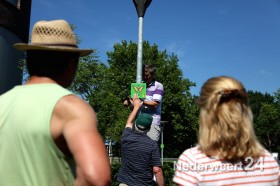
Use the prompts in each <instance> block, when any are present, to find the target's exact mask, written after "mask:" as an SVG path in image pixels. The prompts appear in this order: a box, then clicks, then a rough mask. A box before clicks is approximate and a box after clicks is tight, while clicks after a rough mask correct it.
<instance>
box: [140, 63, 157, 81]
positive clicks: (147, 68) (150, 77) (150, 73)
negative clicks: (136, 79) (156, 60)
mask: <svg viewBox="0 0 280 186" xmlns="http://www.w3.org/2000/svg"><path fill="white" fill-rule="evenodd" d="M155 76H156V67H154V66H153V65H151V64H147V65H144V67H143V81H144V82H145V83H147V84H150V83H152V82H153V81H155Z"/></svg>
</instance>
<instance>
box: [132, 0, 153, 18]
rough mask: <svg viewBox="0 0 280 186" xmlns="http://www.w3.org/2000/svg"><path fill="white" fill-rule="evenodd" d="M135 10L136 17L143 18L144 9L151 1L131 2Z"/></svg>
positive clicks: (136, 0)
mask: <svg viewBox="0 0 280 186" xmlns="http://www.w3.org/2000/svg"><path fill="white" fill-rule="evenodd" d="M132 1H133V3H134V6H135V8H136V10H137V14H138V17H144V15H145V12H146V9H147V8H148V7H149V5H150V4H151V2H152V0H132Z"/></svg>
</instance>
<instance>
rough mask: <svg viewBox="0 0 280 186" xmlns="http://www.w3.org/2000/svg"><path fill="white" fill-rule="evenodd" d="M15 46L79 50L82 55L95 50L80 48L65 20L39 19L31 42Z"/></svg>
mask: <svg viewBox="0 0 280 186" xmlns="http://www.w3.org/2000/svg"><path fill="white" fill-rule="evenodd" d="M14 47H15V48H16V49H18V50H23V51H27V50H50V51H65V52H78V53H79V54H80V56H86V55H88V54H90V53H91V52H92V51H93V50H91V49H79V48H78V46H77V39H76V36H75V34H74V32H73V31H72V29H71V26H70V25H69V23H67V22H66V21H65V20H53V21H38V22H37V23H36V24H35V25H34V27H33V30H32V34H31V42H30V44H26V43H16V44H14Z"/></svg>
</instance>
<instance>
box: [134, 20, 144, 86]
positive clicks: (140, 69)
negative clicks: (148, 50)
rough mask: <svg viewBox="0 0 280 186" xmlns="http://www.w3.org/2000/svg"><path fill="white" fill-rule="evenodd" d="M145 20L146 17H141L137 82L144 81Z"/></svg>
mask: <svg viewBox="0 0 280 186" xmlns="http://www.w3.org/2000/svg"><path fill="white" fill-rule="evenodd" d="M143 22H144V18H143V17H139V30H138V51H137V74H136V83H142V59H143Z"/></svg>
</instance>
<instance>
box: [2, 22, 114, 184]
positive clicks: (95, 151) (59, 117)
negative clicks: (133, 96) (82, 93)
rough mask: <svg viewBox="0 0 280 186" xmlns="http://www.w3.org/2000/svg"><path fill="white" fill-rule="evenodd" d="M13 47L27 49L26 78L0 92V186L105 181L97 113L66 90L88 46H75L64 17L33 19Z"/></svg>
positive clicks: (105, 162) (106, 164)
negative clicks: (26, 35)
mask: <svg viewBox="0 0 280 186" xmlns="http://www.w3.org/2000/svg"><path fill="white" fill-rule="evenodd" d="M14 47H15V48H17V49H18V50H22V51H26V54H27V70H28V72H29V75H30V78H29V80H28V81H27V83H26V84H24V85H20V86H15V87H14V88H13V89H11V90H10V91H8V92H6V93H4V94H3V95H1V96H0V105H1V107H0V116H1V117H0V162H1V163H0V185H5V186H10V185H11V186H19V185H29V186H38V185H40V186H57V185H73V184H74V185H108V184H109V183H110V181H111V175H110V165H109V161H108V158H107V155H106V149H105V146H104V143H103V140H102V138H101V136H100V135H99V132H98V129H97V117H96V114H95V112H94V110H93V109H92V108H91V106H90V105H88V104H87V103H86V102H85V101H84V100H82V99H81V98H79V97H78V96H76V95H73V94H72V93H71V92H69V91H68V90H66V89H65V87H68V86H70V85H71V83H72V81H73V79H74V77H75V73H76V70H77V66H78V61H79V57H81V56H86V55H89V54H90V53H91V52H92V50H88V49H79V48H78V47H77V41H76V37H75V35H74V33H73V31H72V29H71V27H70V25H69V24H68V23H67V22H66V21H64V20H54V21H39V22H37V23H36V24H35V25H34V27H33V30H32V35H31V43H30V44H24V43H17V44H15V45H14ZM69 156H73V157H74V160H75V163H76V174H77V177H76V179H74V177H73V175H72V173H71V170H70V167H69V165H68V164H67V162H66V160H67V158H68V157H69Z"/></svg>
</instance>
